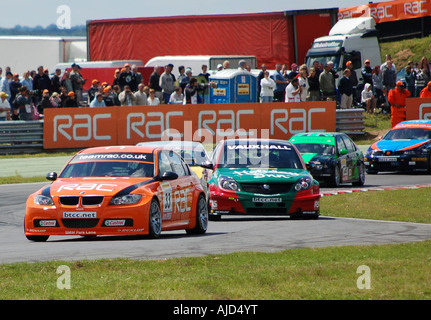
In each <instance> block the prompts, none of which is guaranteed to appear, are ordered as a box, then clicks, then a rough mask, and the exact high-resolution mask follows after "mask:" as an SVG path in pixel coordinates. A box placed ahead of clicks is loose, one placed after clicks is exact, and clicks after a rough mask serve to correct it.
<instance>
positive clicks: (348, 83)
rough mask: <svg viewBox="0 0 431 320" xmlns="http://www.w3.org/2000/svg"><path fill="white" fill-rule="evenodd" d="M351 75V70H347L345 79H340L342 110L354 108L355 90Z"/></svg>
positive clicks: (344, 74) (344, 75)
mask: <svg viewBox="0 0 431 320" xmlns="http://www.w3.org/2000/svg"><path fill="white" fill-rule="evenodd" d="M353 72H355V71H353ZM350 75H351V71H350V69H348V68H346V69H345V70H344V72H343V77H342V78H341V79H340V83H339V84H338V91H339V92H340V95H341V101H340V109H350V108H352V104H353V92H354V88H353V84H352V80H351V79H350Z"/></svg>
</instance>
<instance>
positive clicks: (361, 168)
mask: <svg viewBox="0 0 431 320" xmlns="http://www.w3.org/2000/svg"><path fill="white" fill-rule="evenodd" d="M358 171H359V180H358V181H356V182H353V183H352V185H354V186H358V187H362V186H363V185H364V184H365V167H364V165H363V164H361V165H360V166H359V167H358Z"/></svg>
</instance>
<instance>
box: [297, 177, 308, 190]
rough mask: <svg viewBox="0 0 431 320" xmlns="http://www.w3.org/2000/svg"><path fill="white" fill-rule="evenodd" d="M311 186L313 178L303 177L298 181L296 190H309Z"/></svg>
mask: <svg viewBox="0 0 431 320" xmlns="http://www.w3.org/2000/svg"><path fill="white" fill-rule="evenodd" d="M311 186H312V181H311V178H309V177H303V178H301V179H299V180H298V181H296V184H295V190H296V191H301V190H307V189H310V188H311Z"/></svg>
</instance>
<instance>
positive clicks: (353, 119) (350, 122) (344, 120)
mask: <svg viewBox="0 0 431 320" xmlns="http://www.w3.org/2000/svg"><path fill="white" fill-rule="evenodd" d="M364 118H365V115H364V109H362V108H355V109H337V111H336V130H337V131H338V132H344V133H346V134H348V135H363V134H365V132H364V131H363V130H364V129H365V124H364Z"/></svg>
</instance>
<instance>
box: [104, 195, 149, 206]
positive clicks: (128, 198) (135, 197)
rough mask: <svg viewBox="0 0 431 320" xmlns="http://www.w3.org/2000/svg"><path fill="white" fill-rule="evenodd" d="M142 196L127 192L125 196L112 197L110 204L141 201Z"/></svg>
mask: <svg viewBox="0 0 431 320" xmlns="http://www.w3.org/2000/svg"><path fill="white" fill-rule="evenodd" d="M141 198H142V195H140V194H126V195H123V196H117V197H114V198H112V200H111V202H110V203H109V204H113V205H122V204H135V203H137V202H139V201H140V200H141Z"/></svg>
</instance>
